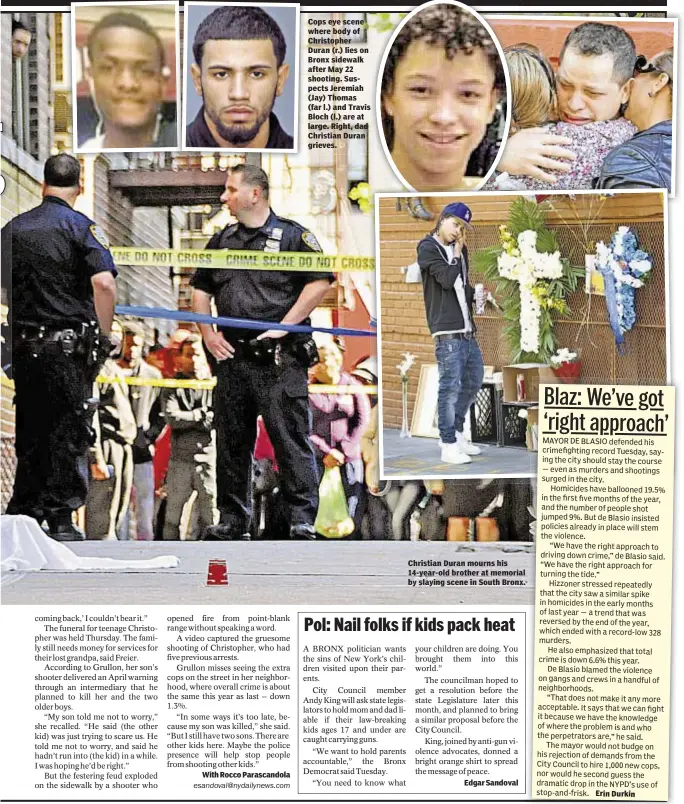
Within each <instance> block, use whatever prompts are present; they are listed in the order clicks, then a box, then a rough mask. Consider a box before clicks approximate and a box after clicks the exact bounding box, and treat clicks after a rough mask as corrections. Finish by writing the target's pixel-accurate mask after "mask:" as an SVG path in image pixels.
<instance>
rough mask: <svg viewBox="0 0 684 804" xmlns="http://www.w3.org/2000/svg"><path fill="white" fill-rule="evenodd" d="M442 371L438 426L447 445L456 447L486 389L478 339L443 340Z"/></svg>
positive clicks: (439, 347)
mask: <svg viewBox="0 0 684 804" xmlns="http://www.w3.org/2000/svg"><path fill="white" fill-rule="evenodd" d="M435 356H436V357H437V367H438V369H439V388H438V391H437V423H438V427H439V437H440V439H441V440H442V443H443V444H453V443H454V442H455V441H456V433H457V432H458V433H462V432H463V423H464V422H465V417H466V414H467V413H468V408H469V407H470V406H471V405H472V404H473V402H474V401H475V397H476V396H477V392H478V391H479V390H480V387H481V386H482V379H483V377H484V364H483V362H482V352H480V347H479V346H478V345H477V341H476V340H475V339H474V338H470V339H468V340H466V339H465V338H464V339H462V340H461V339H454V340H440V341H437V344H436V346H435Z"/></svg>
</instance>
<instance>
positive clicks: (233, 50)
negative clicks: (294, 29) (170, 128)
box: [185, 6, 294, 150]
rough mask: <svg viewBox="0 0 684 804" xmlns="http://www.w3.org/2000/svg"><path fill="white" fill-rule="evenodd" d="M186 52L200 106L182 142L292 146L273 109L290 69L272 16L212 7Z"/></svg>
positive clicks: (195, 145)
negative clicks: (191, 59)
mask: <svg viewBox="0 0 684 804" xmlns="http://www.w3.org/2000/svg"><path fill="white" fill-rule="evenodd" d="M192 51H193V56H194V59H195V62H194V64H193V65H192V66H191V68H190V69H191V73H192V80H193V83H194V85H195V90H196V91H197V94H198V95H200V97H201V98H202V101H203V105H202V108H201V109H200V111H199V113H198V114H197V117H196V118H195V119H194V120H193V122H192V123H191V124H190V125H189V126H188V127H187V129H186V140H185V147H187V148H260V149H264V148H273V149H279V150H285V149H290V148H293V147H294V140H293V138H292V137H291V136H290V135H289V134H287V133H286V132H285V131H284V130H283V128H282V127H281V125H280V122H279V121H278V118H277V117H276V115H275V114H274V113H273V105H274V103H275V99H276V98H277V97H278V96H279V95H280V94H281V93H282V91H283V88H284V86H285V82H286V81H287V77H288V75H289V71H290V68H289V65H287V64H285V63H284V60H285V51H286V43H285V37H284V36H283V32H282V31H281V29H280V27H279V26H278V24H277V23H276V22H275V20H274V19H273V18H272V17H270V16H269V15H268V14H266V12H265V11H262V10H261V9H259V8H252V7H243V6H224V7H222V8H218V9H216V10H215V11H213V12H212V13H211V14H210V15H209V16H208V17H207V18H206V19H205V20H203V21H202V23H201V24H200V25H199V27H198V28H197V32H196V34H195V39H194V42H193V46H192Z"/></svg>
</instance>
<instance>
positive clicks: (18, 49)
mask: <svg viewBox="0 0 684 804" xmlns="http://www.w3.org/2000/svg"><path fill="white" fill-rule="evenodd" d="M30 44H31V31H26V30H24V29H23V28H17V30H16V31H14V33H13V34H12V61H18V60H19V59H23V58H24V56H25V55H26V53H27V52H28V49H29V45H30Z"/></svg>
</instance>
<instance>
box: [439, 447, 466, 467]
mask: <svg viewBox="0 0 684 804" xmlns="http://www.w3.org/2000/svg"><path fill="white" fill-rule="evenodd" d="M442 462H443V463H470V456H469V455H466V454H465V452H462V451H461V449H460V448H459V446H458V444H457V443H456V444H442Z"/></svg>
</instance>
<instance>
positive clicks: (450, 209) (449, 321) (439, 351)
mask: <svg viewBox="0 0 684 804" xmlns="http://www.w3.org/2000/svg"><path fill="white" fill-rule="evenodd" d="M471 218H472V213H471V211H470V208H469V207H467V206H466V205H465V204H461V203H454V204H447V205H446V206H445V207H444V209H443V210H442V212H441V214H440V216H439V219H438V220H437V225H436V226H435V228H434V229H433V231H432V233H431V234H429V235H427V236H426V237H424V238H423V239H422V240H421V241H420V243H418V265H419V266H420V274H421V279H422V282H423V296H424V298H425V315H426V318H427V322H428V327H429V328H430V333H431V334H432V337H433V339H434V341H435V356H436V358H437V367H438V372H439V386H438V390H437V423H438V428H439V438H440V445H441V449H442V461H444V462H445V463H470V461H471V457H470V456H471V455H479V454H480V448H479V447H476V446H475V445H474V444H472V443H471V442H470V441H468V440H467V438H466V437H465V434H464V432H463V425H464V423H465V417H466V415H467V414H468V409H469V408H470V406H471V405H472V404H473V402H474V401H475V397H476V396H477V392H478V391H479V390H480V387H481V385H482V379H483V377H484V364H483V361H482V353H481V352H480V347H479V346H478V345H477V341H476V340H475V329H476V327H475V322H474V321H473V312H472V306H473V298H474V291H473V288H472V287H471V286H470V284H469V282H468V249H467V248H466V245H465V242H466V227H470V220H471Z"/></svg>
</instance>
